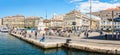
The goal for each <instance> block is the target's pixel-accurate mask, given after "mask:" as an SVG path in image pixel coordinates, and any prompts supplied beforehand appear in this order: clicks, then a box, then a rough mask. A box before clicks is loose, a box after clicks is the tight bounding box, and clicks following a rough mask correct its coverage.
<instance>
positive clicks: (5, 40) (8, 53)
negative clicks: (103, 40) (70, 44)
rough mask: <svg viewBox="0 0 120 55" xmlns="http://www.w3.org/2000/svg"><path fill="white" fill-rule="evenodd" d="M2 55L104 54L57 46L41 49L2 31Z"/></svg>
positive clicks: (0, 34) (0, 38) (0, 53)
mask: <svg viewBox="0 0 120 55" xmlns="http://www.w3.org/2000/svg"><path fill="white" fill-rule="evenodd" d="M0 55H103V54H98V53H89V52H85V51H80V50H75V49H67V48H55V49H46V50H45V49H41V48H38V47H35V46H34V45H31V44H28V43H26V42H24V41H22V40H19V39H17V38H15V37H13V36H10V35H9V34H7V33H0Z"/></svg>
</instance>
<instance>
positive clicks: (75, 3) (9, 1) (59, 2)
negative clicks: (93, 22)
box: [0, 0, 120, 19]
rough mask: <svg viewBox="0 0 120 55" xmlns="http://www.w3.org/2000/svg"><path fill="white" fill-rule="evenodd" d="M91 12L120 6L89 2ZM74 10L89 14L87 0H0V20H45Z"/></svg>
mask: <svg viewBox="0 0 120 55" xmlns="http://www.w3.org/2000/svg"><path fill="white" fill-rule="evenodd" d="M91 1H92V2H91V3H92V12H97V11H100V10H103V9H106V8H111V7H116V6H118V5H120V0H91ZM74 9H77V10H80V11H81V12H83V13H87V12H89V0H0V18H3V17H5V16H14V15H24V16H26V17H28V16H37V17H43V18H44V19H45V18H46V14H47V19H49V18H51V17H52V16H53V14H54V13H55V14H57V15H60V14H65V13H68V12H70V11H72V10H74Z"/></svg>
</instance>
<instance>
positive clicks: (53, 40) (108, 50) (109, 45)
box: [10, 33, 120, 54]
mask: <svg viewBox="0 0 120 55" xmlns="http://www.w3.org/2000/svg"><path fill="white" fill-rule="evenodd" d="M10 34H11V35H13V36H15V37H17V38H19V39H22V40H24V41H26V42H28V43H31V44H33V45H36V46H38V47H41V48H44V49H49V48H60V47H63V46H65V47H67V48H74V49H79V50H84V51H89V52H98V53H105V54H120V43H119V42H120V41H113V40H95V39H80V38H79V37H76V38H70V39H71V41H70V42H69V43H66V39H68V38H65V37H57V36H53V37H47V40H46V41H45V42H41V41H39V40H36V39H33V38H29V37H23V36H22V35H18V34H14V33H10ZM66 44H67V45H66Z"/></svg>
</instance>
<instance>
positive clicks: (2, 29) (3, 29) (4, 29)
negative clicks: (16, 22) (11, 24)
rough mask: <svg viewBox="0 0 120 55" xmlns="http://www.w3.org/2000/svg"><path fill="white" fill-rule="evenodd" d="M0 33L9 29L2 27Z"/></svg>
mask: <svg viewBox="0 0 120 55" xmlns="http://www.w3.org/2000/svg"><path fill="white" fill-rule="evenodd" d="M0 31H1V32H8V31H9V29H8V28H7V27H2V28H1V29H0Z"/></svg>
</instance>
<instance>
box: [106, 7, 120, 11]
mask: <svg viewBox="0 0 120 55" xmlns="http://www.w3.org/2000/svg"><path fill="white" fill-rule="evenodd" d="M105 10H120V6H116V7H115V8H107V9H105Z"/></svg>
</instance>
